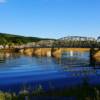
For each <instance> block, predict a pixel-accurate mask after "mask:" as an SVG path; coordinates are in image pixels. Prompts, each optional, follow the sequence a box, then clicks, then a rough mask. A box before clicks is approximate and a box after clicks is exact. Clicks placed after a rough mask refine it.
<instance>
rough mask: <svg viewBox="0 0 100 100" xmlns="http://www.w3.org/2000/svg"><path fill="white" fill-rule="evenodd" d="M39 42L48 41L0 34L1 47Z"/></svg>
mask: <svg viewBox="0 0 100 100" xmlns="http://www.w3.org/2000/svg"><path fill="white" fill-rule="evenodd" d="M40 40H49V39H44V38H37V37H25V36H19V35H11V34H5V33H0V45H3V46H5V45H12V44H15V45H21V44H26V43H29V42H38V41H40Z"/></svg>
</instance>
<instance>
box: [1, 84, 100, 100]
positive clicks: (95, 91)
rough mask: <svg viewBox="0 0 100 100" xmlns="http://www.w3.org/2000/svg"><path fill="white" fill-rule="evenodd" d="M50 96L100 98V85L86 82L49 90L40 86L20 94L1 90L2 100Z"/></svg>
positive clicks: (38, 99)
mask: <svg viewBox="0 0 100 100" xmlns="http://www.w3.org/2000/svg"><path fill="white" fill-rule="evenodd" d="M50 98H52V100H59V99H60V100H61V99H62V100H63V98H66V100H100V86H97V87H90V86H89V85H88V84H84V85H83V86H81V87H80V86H77V87H75V88H69V89H67V88H64V89H56V90H51V91H48V92H46V91H44V90H43V89H42V88H41V87H38V88H37V89H36V90H35V91H33V92H27V91H24V92H20V93H19V94H16V93H9V92H0V100H33V99H36V100H43V99H45V100H48V99H49V100H51V99H50ZM68 98H69V99H68ZM71 98H73V99H71ZM64 100H65V99H64Z"/></svg>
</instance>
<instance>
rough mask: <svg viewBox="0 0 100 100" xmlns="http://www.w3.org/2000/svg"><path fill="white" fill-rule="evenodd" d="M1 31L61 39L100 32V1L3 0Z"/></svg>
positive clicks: (0, 5)
mask: <svg viewBox="0 0 100 100" xmlns="http://www.w3.org/2000/svg"><path fill="white" fill-rule="evenodd" d="M0 32H3V33H12V34H18V35H25V36H33V37H34V36H35V37H47V38H60V37H64V36H76V35H78V36H92V37H97V36H99V35H100V0H0Z"/></svg>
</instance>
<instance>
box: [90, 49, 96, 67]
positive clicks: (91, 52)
mask: <svg viewBox="0 0 100 100" xmlns="http://www.w3.org/2000/svg"><path fill="white" fill-rule="evenodd" d="M95 52H96V51H95V49H94V48H91V49H90V66H93V67H95V65H96V60H95V58H94V55H95Z"/></svg>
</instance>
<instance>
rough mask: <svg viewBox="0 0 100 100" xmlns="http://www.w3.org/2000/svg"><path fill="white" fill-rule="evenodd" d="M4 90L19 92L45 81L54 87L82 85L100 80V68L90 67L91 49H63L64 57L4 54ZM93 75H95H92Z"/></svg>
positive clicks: (0, 70) (0, 84)
mask: <svg viewBox="0 0 100 100" xmlns="http://www.w3.org/2000/svg"><path fill="white" fill-rule="evenodd" d="M0 60H1V62H0V80H2V81H0V89H2V90H7V89H8V90H9V88H11V90H14V91H18V90H20V89H21V88H22V87H23V86H26V87H27V86H28V87H30V89H32V88H35V86H37V85H38V84H42V85H43V87H44V88H45V89H48V88H49V87H48V85H50V86H51V84H52V87H53V88H61V87H64V86H68V87H69V86H72V85H78V84H82V82H83V79H84V78H89V82H90V83H91V84H99V83H100V78H99V76H100V70H99V69H94V68H93V67H92V66H89V63H90V62H89V61H90V60H89V52H84V53H80V52H73V53H72V52H63V53H62V56H61V58H60V59H56V58H52V57H36V56H33V57H32V56H26V55H19V54H16V53H0ZM92 77H93V78H92Z"/></svg>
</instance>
